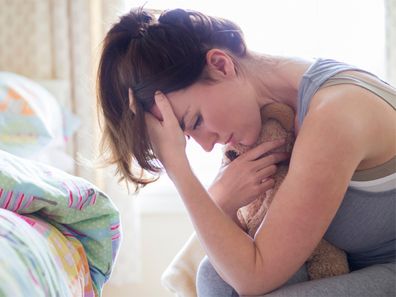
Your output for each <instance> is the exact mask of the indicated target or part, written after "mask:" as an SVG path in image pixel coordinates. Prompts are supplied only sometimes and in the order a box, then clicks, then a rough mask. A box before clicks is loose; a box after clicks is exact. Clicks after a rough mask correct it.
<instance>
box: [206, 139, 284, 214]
mask: <svg viewBox="0 0 396 297" xmlns="http://www.w3.org/2000/svg"><path fill="white" fill-rule="evenodd" d="M282 144H284V142H283V141H282V140H281V141H272V142H265V143H262V144H260V145H258V146H256V147H255V148H253V149H251V150H249V151H247V152H246V153H244V154H242V155H241V156H239V157H238V158H236V159H235V160H234V161H232V162H231V163H230V164H229V165H227V166H225V167H224V168H222V169H221V170H220V172H219V174H218V175H217V177H216V178H215V180H214V182H213V184H212V185H211V186H210V187H209V189H208V192H209V193H210V195H211V197H212V199H213V200H214V201H215V202H216V204H217V205H218V206H219V207H220V208H222V209H223V211H225V212H226V213H227V214H228V215H230V216H235V214H236V211H237V210H238V209H239V208H241V207H243V206H245V205H248V204H249V203H250V202H252V201H254V200H255V199H257V198H258V195H259V194H262V193H264V192H265V191H267V190H269V189H271V188H272V187H273V186H274V180H273V179H272V178H271V176H272V175H273V174H274V173H275V172H276V165H275V164H276V163H278V162H280V161H282V160H285V159H287V158H288V157H290V155H289V154H288V153H272V154H269V155H267V156H265V157H262V158H260V156H262V155H263V154H265V153H268V152H269V151H271V150H273V149H274V148H277V147H279V146H281V145H282Z"/></svg>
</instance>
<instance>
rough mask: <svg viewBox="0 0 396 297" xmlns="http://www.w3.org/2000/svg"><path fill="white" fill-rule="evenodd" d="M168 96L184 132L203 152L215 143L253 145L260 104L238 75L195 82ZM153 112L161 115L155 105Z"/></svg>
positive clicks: (211, 147)
mask: <svg viewBox="0 0 396 297" xmlns="http://www.w3.org/2000/svg"><path fill="white" fill-rule="evenodd" d="M167 97H168V99H169V102H170V104H171V105H172V108H173V111H174V113H175V115H176V117H177V119H178V121H179V123H180V126H181V128H182V129H183V130H184V132H185V134H186V135H188V136H190V137H192V138H194V140H195V141H197V142H198V143H199V144H200V145H201V146H202V148H203V149H204V150H205V151H208V152H209V151H211V150H212V149H213V147H214V145H215V144H216V143H220V144H226V143H233V144H237V143H241V144H244V145H252V144H254V143H255V142H256V140H257V137H258V135H259V132H260V127H261V120H260V107H259V105H258V103H257V101H256V100H255V98H254V95H253V92H251V91H250V89H249V88H248V87H246V83H242V82H241V81H240V80H238V79H237V78H235V79H227V80H222V81H220V82H216V83H215V84H204V83H195V84H193V85H192V86H190V87H188V88H186V89H183V90H179V91H175V92H171V93H168V94H167ZM152 113H153V114H154V115H156V116H157V117H158V118H160V116H159V110H158V108H157V107H156V106H154V108H153V110H152Z"/></svg>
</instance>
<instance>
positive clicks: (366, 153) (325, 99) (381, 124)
mask: <svg viewBox="0 0 396 297" xmlns="http://www.w3.org/2000/svg"><path fill="white" fill-rule="evenodd" d="M312 126H314V127H312ZM318 129H320V130H322V133H321V134H320V135H318V134H316V133H315V131H317V130H318ZM300 132H302V133H300V135H299V137H300V136H301V138H302V139H301V140H302V141H304V140H306V139H307V138H308V141H309V136H310V135H312V133H315V134H316V136H315V137H320V138H323V139H322V141H327V140H328V139H331V138H332V137H335V138H339V137H343V142H344V145H349V146H351V147H355V148H356V153H359V151H360V153H362V160H360V163H359V164H358V169H366V168H370V167H374V166H377V165H379V164H382V163H384V162H386V161H387V160H389V159H390V158H392V157H393V156H394V155H395V154H396V139H395V137H396V112H395V110H394V108H392V107H391V106H390V105H389V104H388V103H387V102H385V101H384V100H383V99H381V98H379V97H378V96H376V95H375V94H373V93H372V92H370V91H368V90H366V89H364V88H361V87H358V86H354V85H337V86H332V87H326V88H323V89H321V90H320V91H318V92H317V94H315V96H314V97H313V98H312V102H311V105H310V106H309V111H308V114H307V117H306V119H305V120H304V124H303V127H301V131H300ZM307 136H308V137H307Z"/></svg>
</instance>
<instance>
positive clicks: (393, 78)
mask: <svg viewBox="0 0 396 297" xmlns="http://www.w3.org/2000/svg"><path fill="white" fill-rule="evenodd" d="M385 3H386V7H385V8H386V58H387V59H386V60H387V63H386V65H387V69H386V70H387V77H388V79H389V81H390V82H391V83H392V84H393V86H396V0H385Z"/></svg>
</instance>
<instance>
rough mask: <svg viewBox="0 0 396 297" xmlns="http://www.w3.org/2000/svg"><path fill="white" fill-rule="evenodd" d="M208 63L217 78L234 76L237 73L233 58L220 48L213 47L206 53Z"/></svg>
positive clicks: (210, 70) (209, 68)
mask: <svg viewBox="0 0 396 297" xmlns="http://www.w3.org/2000/svg"><path fill="white" fill-rule="evenodd" d="M206 64H207V65H208V70H209V73H211V75H213V76H214V77H215V78H226V77H233V76H235V75H236V71H235V65H234V62H233V60H232V58H231V57H230V56H229V55H228V54H227V53H226V52H224V51H222V50H220V49H216V48H214V49H211V50H209V51H208V52H207V53H206Z"/></svg>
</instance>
